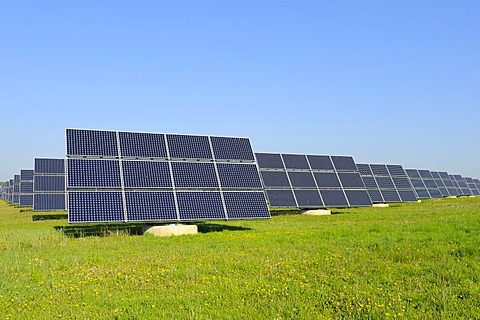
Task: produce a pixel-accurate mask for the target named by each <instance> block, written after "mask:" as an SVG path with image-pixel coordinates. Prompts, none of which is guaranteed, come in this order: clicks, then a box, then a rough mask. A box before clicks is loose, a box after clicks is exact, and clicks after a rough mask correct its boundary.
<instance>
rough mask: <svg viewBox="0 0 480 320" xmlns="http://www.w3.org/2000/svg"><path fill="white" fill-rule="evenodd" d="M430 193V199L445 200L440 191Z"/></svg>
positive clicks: (429, 190) (434, 190) (432, 190)
mask: <svg viewBox="0 0 480 320" xmlns="http://www.w3.org/2000/svg"><path fill="white" fill-rule="evenodd" d="M428 192H429V193H430V197H432V198H433V199H440V198H443V196H442V193H441V192H440V190H438V189H428Z"/></svg>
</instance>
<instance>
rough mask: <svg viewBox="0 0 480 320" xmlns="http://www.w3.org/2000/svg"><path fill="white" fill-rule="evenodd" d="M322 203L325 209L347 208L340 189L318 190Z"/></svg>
mask: <svg viewBox="0 0 480 320" xmlns="http://www.w3.org/2000/svg"><path fill="white" fill-rule="evenodd" d="M320 194H321V195H322V199H323V203H324V204H325V206H326V207H332V208H343V207H348V202H347V198H346V197H345V194H344V193H343V191H342V190H341V189H337V190H333V189H331V190H320Z"/></svg>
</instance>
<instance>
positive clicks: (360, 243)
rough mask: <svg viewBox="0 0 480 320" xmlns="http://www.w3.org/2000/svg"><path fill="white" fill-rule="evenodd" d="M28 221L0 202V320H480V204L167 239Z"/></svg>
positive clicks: (404, 208)
mask: <svg viewBox="0 0 480 320" xmlns="http://www.w3.org/2000/svg"><path fill="white" fill-rule="evenodd" d="M20 211H21V210H20V208H18V207H15V206H12V205H10V204H8V203H6V202H3V201H1V202H0V305H1V308H0V319H55V318H63V319H339V318H353V319H369V318H370V319H384V318H387V319H388V318H405V319H439V318H443V319H449V318H451V319H458V318H464V319H479V318H480V283H479V281H480V197H477V198H459V199H442V200H430V201H423V202H421V203H413V204H399V205H393V206H391V207H389V208H358V209H343V210H334V212H335V213H340V214H333V215H331V216H304V215H278V216H274V217H272V219H269V220H245V221H228V222H225V221H215V222H211V223H204V224H200V225H199V230H200V231H202V232H201V233H199V234H197V235H194V236H176V237H166V238H165V237H154V236H149V235H148V236H143V235H138V229H139V226H135V225H132V226H111V227H107V226H94V227H92V226H90V227H78V226H73V227H72V226H68V224H67V222H66V220H65V219H60V220H58V218H59V217H58V216H57V217H52V218H57V219H52V220H50V219H40V220H36V221H34V220H33V219H32V215H33V212H28V211H27V212H20ZM60 218H61V216H60Z"/></svg>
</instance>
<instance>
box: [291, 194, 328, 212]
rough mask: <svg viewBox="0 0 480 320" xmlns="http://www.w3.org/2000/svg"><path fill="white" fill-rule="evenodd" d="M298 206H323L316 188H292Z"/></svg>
mask: <svg viewBox="0 0 480 320" xmlns="http://www.w3.org/2000/svg"><path fill="white" fill-rule="evenodd" d="M293 192H295V198H297V203H298V207H300V208H324V207H325V206H324V204H323V201H322V199H321V198H320V193H319V192H318V190H294V191H293Z"/></svg>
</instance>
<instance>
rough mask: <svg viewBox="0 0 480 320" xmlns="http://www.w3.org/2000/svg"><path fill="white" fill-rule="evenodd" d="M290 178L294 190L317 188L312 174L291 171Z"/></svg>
mask: <svg viewBox="0 0 480 320" xmlns="http://www.w3.org/2000/svg"><path fill="white" fill-rule="evenodd" d="M288 177H289V178H290V182H291V184H292V187H293V188H316V187H317V186H316V185H315V181H314V180H313V176H312V173H311V172H308V171H307V172H303V171H290V172H288Z"/></svg>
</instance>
